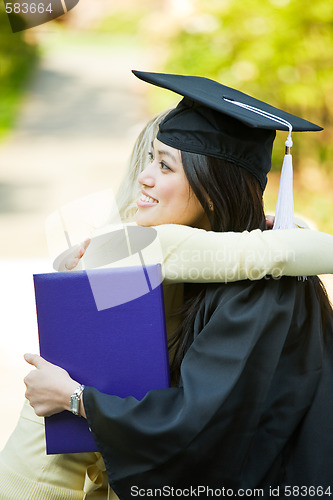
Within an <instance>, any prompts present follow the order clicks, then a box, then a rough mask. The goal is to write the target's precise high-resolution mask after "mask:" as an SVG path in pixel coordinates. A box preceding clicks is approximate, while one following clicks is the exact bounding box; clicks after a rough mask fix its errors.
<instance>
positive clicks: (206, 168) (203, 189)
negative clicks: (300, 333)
mask: <svg viewBox="0 0 333 500" xmlns="http://www.w3.org/2000/svg"><path fill="white" fill-rule="evenodd" d="M181 158H182V163H183V168H184V172H185V175H186V177H187V180H188V182H189V185H190V188H191V189H192V191H193V192H194V194H195V195H196V197H197V198H198V200H199V202H200V203H201V205H202V207H203V209H204V211H205V213H206V215H207V217H208V220H209V222H210V226H211V230H212V231H218V232H225V231H236V232H242V231H252V230H253V229H261V230H265V229H266V219H265V213H264V207H263V192H262V189H261V187H260V184H259V182H258V180H257V179H256V178H255V177H254V176H253V175H252V174H251V173H250V172H248V171H247V170H245V169H244V168H243V167H239V166H238V165H236V164H234V163H231V162H229V161H226V160H221V159H217V158H212V157H208V156H203V155H198V154H194V153H188V152H184V151H181ZM210 205H212V206H213V208H212V209H211V208H210ZM308 279H311V280H313V281H314V284H315V289H316V292H317V296H318V298H319V301H320V304H321V308H322V313H323V318H324V319H325V318H326V320H328V318H329V315H330V316H331V315H332V309H331V307H330V303H329V300H328V297H327V293H326V290H325V288H324V286H323V285H322V283H321V281H320V280H319V278H317V277H312V278H308ZM205 289H206V285H205V284H188V285H186V286H185V297H184V299H185V300H184V305H183V307H182V308H181V310H180V311H179V314H180V315H181V324H180V326H179V328H178V329H177V330H176V332H175V334H174V335H173V336H172V337H171V339H170V342H169V350H170V354H171V353H172V355H171V356H170V357H171V378H172V381H173V383H176V382H177V381H178V379H179V374H180V366H181V362H182V360H183V357H184V355H185V353H186V351H187V350H188V348H189V347H190V345H191V343H192V340H193V324H194V319H195V315H196V312H197V310H198V307H199V304H200V303H201V301H202V299H203V296H204V293H205Z"/></svg>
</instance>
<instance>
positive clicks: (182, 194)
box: [25, 73, 333, 499]
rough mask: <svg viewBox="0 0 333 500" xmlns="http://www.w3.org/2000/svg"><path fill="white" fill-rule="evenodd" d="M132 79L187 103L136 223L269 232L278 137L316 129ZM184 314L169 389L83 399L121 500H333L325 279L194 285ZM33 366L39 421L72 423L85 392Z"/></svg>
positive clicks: (167, 123) (196, 91) (216, 89)
mask: <svg viewBox="0 0 333 500" xmlns="http://www.w3.org/2000/svg"><path fill="white" fill-rule="evenodd" d="M137 76H139V77H140V78H142V79H144V80H147V81H149V82H151V83H154V84H157V85H159V86H162V87H166V88H170V89H172V90H174V91H176V92H178V93H180V94H182V95H185V96H186V97H185V98H184V99H183V101H181V103H180V104H179V106H178V107H177V109H176V110H175V111H172V112H170V114H169V115H168V116H167V117H166V118H165V120H164V121H163V122H162V123H161V125H160V130H159V133H158V135H157V140H156V141H154V144H153V147H152V151H151V155H152V156H151V163H150V164H149V165H148V166H147V168H146V169H145V170H144V171H143V172H142V173H141V174H140V177H139V182H140V184H141V186H142V196H141V197H140V198H139V200H138V208H139V210H138V213H137V222H138V223H139V224H141V225H147V226H150V225H158V224H163V223H173V224H184V225H191V226H195V227H197V228H199V229H203V230H207V229H208V230H212V231H242V230H251V229H255V228H261V229H264V227H265V216H264V212H263V207H262V191H263V189H264V187H265V184H266V175H267V172H268V171H269V169H270V159H271V149H272V144H273V141H274V137H275V129H277V128H281V129H284V128H285V123H286V122H287V123H288V124H290V126H293V127H294V129H295V130H316V129H318V127H316V126H314V125H313V124H310V123H309V122H304V121H303V120H300V119H298V118H296V117H293V116H292V115H289V114H286V113H283V112H281V111H279V110H276V109H274V108H272V107H270V106H267V105H265V104H264V103H261V102H257V101H254V100H253V99H251V98H249V97H248V96H245V95H244V94H240V93H237V92H235V91H232V90H231V89H227V88H225V87H223V86H220V85H218V84H216V83H215V82H211V81H208V80H206V79H198V78H194V77H178V76H175V75H159V74H147V73H137ZM212 85H213V86H212ZM239 104H241V105H246V107H247V109H246V110H245V111H246V112H245V111H243V110H244V108H242V111H241V112H239ZM250 107H251V108H252V109H250ZM253 110H254V111H253ZM258 111H259V114H258ZM253 113H254V115H256V116H254V115H253ZM268 113H269V114H270V116H269V115H268ZM272 116H273V119H272ZM272 121H274V123H273V124H272ZM185 305H186V307H185V308H184V310H183V317H182V323H181V325H180V328H179V330H178V331H177V333H176V335H175V337H174V341H175V345H176V354H175V356H174V358H173V363H172V375H173V381H174V384H173V386H172V387H170V388H169V389H163V390H159V391H150V392H148V393H147V395H146V396H145V397H144V398H143V400H142V401H137V400H135V399H133V398H126V399H121V398H118V397H116V396H109V395H105V394H101V393H100V392H98V391H97V390H96V389H94V388H92V387H85V388H82V387H81V390H82V389H83V391H82V398H81V404H80V414H81V415H82V416H84V417H86V418H87V419H88V423H89V426H90V428H91V431H92V433H93V435H94V438H95V440H96V443H97V444H98V447H99V450H100V451H101V453H102V455H103V458H104V461H105V465H106V468H107V472H108V477H109V482H110V484H111V486H112V487H113V489H114V491H115V492H116V493H117V495H118V496H119V498H121V499H129V498H131V497H133V496H138V495H140V496H143V497H149V496H170V495H171V493H172V491H173V492H174V491H176V494H177V496H190V494H192V496H198V495H199V493H200V494H201V496H203V497H212V496H223V495H224V493H223V492H224V491H226V490H228V492H229V493H228V496H230V495H231V494H233V495H237V494H238V495H241V494H242V492H243V494H244V491H245V490H248V492H252V493H254V491H255V490H256V491H258V489H259V490H260V492H262V493H261V494H260V496H261V497H262V498H271V496H272V492H274V495H275V496H278V495H279V496H281V497H285V496H290V495H291V494H292V495H293V496H295V495H296V496H297V492H298V494H299V495H301V496H303V498H304V497H305V498H319V497H322V496H324V497H325V496H330V495H331V494H332V488H333V479H332V470H333V396H332V395H333V387H332V386H333V357H332V354H333V352H332V341H333V340H332V334H333V318H332V309H331V307H330V305H329V302H328V300H327V297H326V296H325V293H324V291H323V289H322V287H321V285H320V282H319V280H318V278H316V277H311V278H308V279H305V280H299V279H297V278H290V277H283V278H281V279H279V280H276V279H273V278H271V279H263V280H261V281H241V282H235V283H228V284H210V285H207V284H206V285H188V286H187V290H186V304H185ZM26 360H27V361H28V362H29V363H31V364H33V365H35V367H36V368H37V370H33V371H32V372H31V373H30V374H29V375H28V376H27V377H26V379H25V382H26V385H27V392H26V396H27V398H28V399H29V400H30V403H31V405H32V406H33V407H34V408H35V411H36V413H37V414H38V415H45V416H47V415H51V414H54V413H57V412H59V411H62V410H70V400H71V396H72V395H73V393H74V391H75V390H76V389H77V388H78V386H80V383H81V381H79V380H76V381H74V380H72V379H71V378H70V377H69V375H68V374H67V372H65V371H64V370H62V369H61V368H58V367H56V366H54V365H51V364H50V363H48V362H46V361H45V360H43V359H42V358H40V357H39V356H37V355H26ZM224 496H225V495H224Z"/></svg>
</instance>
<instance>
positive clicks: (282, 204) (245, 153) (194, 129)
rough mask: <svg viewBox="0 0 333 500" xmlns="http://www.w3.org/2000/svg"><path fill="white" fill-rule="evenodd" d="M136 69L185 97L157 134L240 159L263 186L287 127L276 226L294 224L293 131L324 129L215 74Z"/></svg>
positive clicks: (186, 147) (181, 145)
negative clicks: (278, 134)
mask: <svg viewBox="0 0 333 500" xmlns="http://www.w3.org/2000/svg"><path fill="white" fill-rule="evenodd" d="M133 73H134V75H135V76H137V77H138V78H140V79H141V80H143V81H145V82H148V83H151V84H153V85H156V86H158V87H162V88H165V89H168V90H172V91H173V92H176V93H177V94H180V95H181V96H183V99H182V100H181V101H180V102H179V104H178V106H177V107H176V108H175V109H174V110H172V111H170V113H169V114H168V115H167V116H166V117H165V119H164V120H163V121H162V122H161V124H160V126H159V132H158V134H157V138H158V139H159V140H160V141H161V142H163V143H164V144H167V145H168V146H171V147H174V148H176V149H180V150H183V151H188V152H191V153H197V154H203V155H206V156H213V157H216V158H222V159H225V160H228V161H230V162H232V163H237V164H238V165H239V166H242V167H243V168H245V169H247V170H248V171H250V172H251V173H252V174H253V175H254V176H255V177H256V178H257V179H258V181H259V183H260V186H261V188H262V189H263V190H264V189H265V186H266V183H267V173H268V172H269V171H270V169H271V156H272V148H273V142H274V139H275V135H276V130H287V131H288V132H289V133H288V138H287V141H286V155H285V160H284V163H283V167H282V172H281V181H280V188H279V196H278V201H277V209H276V214H275V223H274V228H275V229H277V228H288V227H293V226H294V222H293V196H292V158H291V154H290V148H291V146H292V140H291V132H292V131H298V132H303V131H319V130H322V127H319V126H318V125H315V124H314V123H311V122H309V121H307V120H304V119H302V118H299V117H298V116H294V115H292V114H290V113H287V112H285V111H282V110H280V109H278V108H275V107H274V106H271V105H269V104H267V103H265V102H263V101H259V100H258V99H255V98H254V97H251V96H249V95H247V94H244V93H243V92H240V91H239V90H235V89H232V88H230V87H227V86H225V85H222V84H220V83H218V82H215V81H213V80H210V79H209V78H204V77H200V76H187V75H173V74H164V73H148V72H142V71H133Z"/></svg>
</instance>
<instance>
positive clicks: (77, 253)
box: [64, 238, 90, 271]
mask: <svg viewBox="0 0 333 500" xmlns="http://www.w3.org/2000/svg"><path fill="white" fill-rule="evenodd" d="M89 243H90V238H87V239H86V240H84V242H83V243H81V245H77V246H75V247H74V249H73V253H72V255H70V256H69V257H67V259H66V262H65V263H64V266H65V269H66V270H67V271H72V270H73V269H74V268H75V267H76V266H77V265H78V263H79V262H80V259H82V257H83V256H84V254H85V253H86V250H87V248H88V246H89Z"/></svg>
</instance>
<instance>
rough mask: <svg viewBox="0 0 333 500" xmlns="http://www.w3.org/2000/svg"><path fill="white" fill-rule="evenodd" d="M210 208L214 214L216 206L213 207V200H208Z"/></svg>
mask: <svg viewBox="0 0 333 500" xmlns="http://www.w3.org/2000/svg"><path fill="white" fill-rule="evenodd" d="M208 206H209V210H210V211H211V212H214V205H213V202H212V200H211V199H209V200H208Z"/></svg>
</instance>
